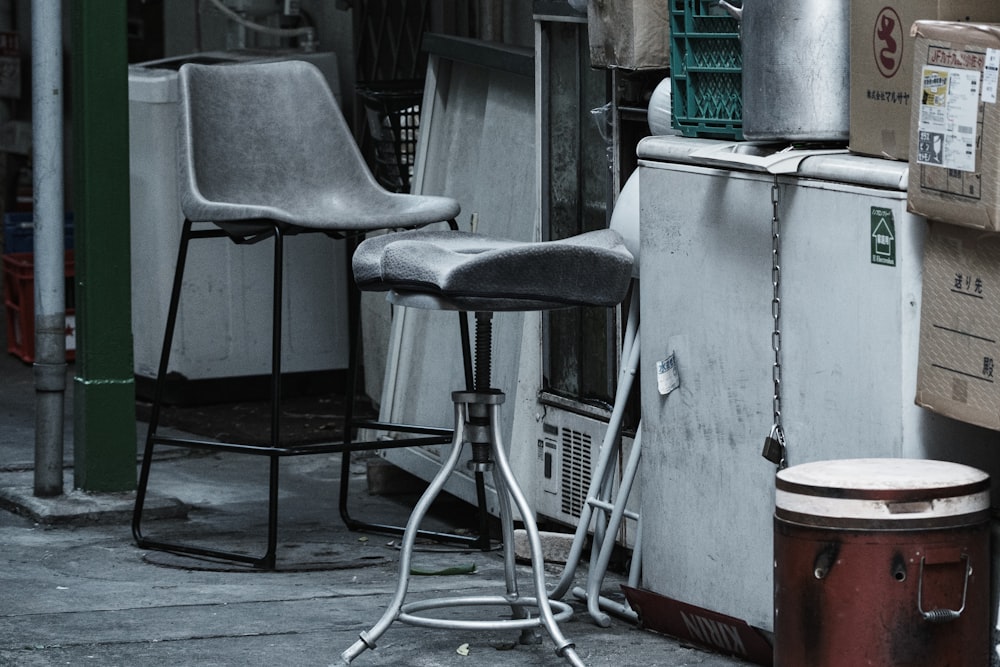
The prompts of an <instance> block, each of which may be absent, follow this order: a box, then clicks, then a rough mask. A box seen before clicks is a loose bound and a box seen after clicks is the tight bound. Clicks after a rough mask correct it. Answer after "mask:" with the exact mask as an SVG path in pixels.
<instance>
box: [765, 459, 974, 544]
mask: <svg viewBox="0 0 1000 667" xmlns="http://www.w3.org/2000/svg"><path fill="white" fill-rule="evenodd" d="M775 488H776V491H775V517H776V518H778V519H783V520H787V521H792V522H795V523H803V524H809V525H822V526H829V527H867V528H871V527H875V528H879V527H886V528H890V527H891V528H902V527H905V526H904V525H909V524H912V525H920V526H921V527H934V526H952V525H963V524H967V523H970V522H972V521H980V520H982V521H986V520H988V518H989V509H990V477H989V475H988V474H987V473H985V472H983V471H982V470H979V469H977V468H973V467H971V466H966V465H962V464H959V463H951V462H947V461H935V460H927V459H891V458H880V459H876V458H872V459H841V460H832V461H814V462H811V463H804V464H801V465H797V466H792V467H789V468H785V469H784V470H781V471H780V472H778V477H777V480H776V482H775Z"/></svg>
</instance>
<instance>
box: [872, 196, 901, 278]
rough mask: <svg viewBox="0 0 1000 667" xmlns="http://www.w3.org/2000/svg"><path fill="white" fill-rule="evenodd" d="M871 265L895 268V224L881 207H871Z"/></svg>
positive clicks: (887, 211) (889, 212)
mask: <svg viewBox="0 0 1000 667" xmlns="http://www.w3.org/2000/svg"><path fill="white" fill-rule="evenodd" d="M872 264H882V265H884V266H896V223H895V222H893V219H892V210H891V209H888V208H883V207H881V206H872Z"/></svg>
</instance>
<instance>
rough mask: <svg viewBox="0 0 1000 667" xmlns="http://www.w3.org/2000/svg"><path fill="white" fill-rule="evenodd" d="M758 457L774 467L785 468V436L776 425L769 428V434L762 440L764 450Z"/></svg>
mask: <svg viewBox="0 0 1000 667" xmlns="http://www.w3.org/2000/svg"><path fill="white" fill-rule="evenodd" d="M760 455H761V456H763V457H764V458H765V459H767V460H768V461H770V462H771V463H773V464H774V465H776V466H779V467H781V468H784V467H785V434H784V433H783V432H782V430H781V427H780V426H778V425H777V424H775V425H774V427H772V428H771V433H770V434H768V436H767V437H766V438H764V450H763V451H762V452H761V453H760Z"/></svg>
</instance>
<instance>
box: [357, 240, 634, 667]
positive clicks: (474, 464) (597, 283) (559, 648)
mask: <svg viewBox="0 0 1000 667" xmlns="http://www.w3.org/2000/svg"><path fill="white" fill-rule="evenodd" d="M633 261H634V260H633V254H632V253H631V252H630V250H629V249H628V248H627V247H626V245H625V243H624V241H623V237H622V235H621V234H619V233H618V232H617V231H615V230H612V229H605V230H600V231H594V232H588V233H585V234H580V235H578V236H575V237H572V238H569V239H565V240H559V241H548V242H538V243H524V242H516V241H508V240H504V239H496V238H489V237H485V236H480V235H477V234H472V233H467V232H447V231H430V230H417V231H410V232H400V233H398V234H393V235H390V236H383V237H374V238H370V239H367V240H366V241H364V242H362V243H361V244H360V245H359V246H358V249H357V251H356V252H355V254H354V259H353V266H354V276H355V280H356V282H357V283H358V286H359V287H360V288H361V289H362V290H371V291H387V292H388V298H389V300H390V301H391V302H392V303H394V304H398V305H402V306H411V307H418V308H428V309H438V310H458V311H467V312H474V313H475V315H476V335H475V341H476V350H475V358H476V361H475V368H476V373H475V389H474V390H472V391H468V390H466V391H456V392H453V393H452V401H453V403H454V414H455V426H454V439H453V440H452V448H451V452H450V454H449V455H448V457H447V459H445V460H444V461H443V463H442V467H441V469H440V471H439V472H438V473H437V475H436V476H435V477H434V479H433V480H432V482H431V484H430V486H429V487H428V489H427V491H426V492H425V493H424V495H423V496H422V497H421V498H420V500H419V501H418V503H417V505H416V507H415V508H414V510H413V513H412V514H411V515H410V519H409V521H408V522H407V526H406V531H405V533H404V536H403V542H402V548H401V551H400V559H399V579H398V582H397V587H396V591H395V594H394V596H393V598H392V600H391V602H390V603H389V605H388V607H387V609H386V611H385V613H384V614H383V615H382V617H381V618H380V619H379V620H378V621H377V622H376V624H375V625H374V626H373V627H372V629H371V630H368V631H366V632H362V633H361V635H360V638H359V639H358V640H357V641H356V642H355V643H354V644H353V645H352V646H351V647H349V648H348V649H347V650H346V651H344V652H343V654H342V655H341V660H342V661H343V662H344V663H345V664H346V663H350V662H351V661H352V660H354V658H356V657H357V656H358V655H360V654H361V653H363V652H364V651H365V650H366V649H369V648H375V644H376V642H377V641H378V640H379V638H380V637H381V636H382V635H383V634H384V633H385V632H386V630H388V628H389V626H390V625H392V623H393V622H394V621H397V620H398V621H401V622H404V623H408V624H411V625H416V626H420V627H429V628H444V629H458V630H477V629H479V630H497V629H504V628H506V629H516V630H521V632H522V633H530V632H533V631H534V630H535V629H537V628H539V627H544V628H545V629H546V631H547V632H548V633H549V636H550V637H551V638H552V641H553V643H554V644H555V648H556V653H557V654H558V655H560V656H562V657H564V658H565V659H566V660H568V661H569V662H570V663H571V664H574V665H581V664H582V662H581V661H580V658H579V656H578V655H577V653H576V650H575V647H574V645H573V644H572V642H570V641H568V640H567V639H566V638H565V637H564V636H563V634H562V632H561V631H560V629H559V626H558V623H559V622H561V621H563V620H566V619H567V618H569V617H570V616H571V615H572V612H573V610H572V607H570V606H569V605H568V604H566V603H564V602H562V601H558V600H555V599H553V598H552V597H551V596H549V595H548V593H547V591H546V586H545V571H544V563H543V555H542V546H541V540H540V537H539V533H538V529H537V527H536V525H535V522H534V519H533V516H534V514H533V512H532V508H531V507H530V505H529V503H528V501H527V499H526V498H525V496H524V494H523V492H522V491H521V489H520V487H519V486H518V483H517V480H516V479H515V478H514V475H513V472H512V471H511V468H510V464H509V462H508V459H507V454H506V450H505V447H504V445H503V442H502V438H501V435H500V421H499V410H500V405H501V404H502V403H503V402H504V393H503V392H502V391H501V390H499V389H496V388H494V387H492V386H491V378H490V367H491V350H490V347H491V341H492V333H491V328H492V315H493V312H495V311H529V310H551V309H557V308H565V307H569V306H578V305H585V306H607V307H612V306H616V305H618V304H619V303H621V302H622V300H623V299H624V298H625V296H626V294H627V292H628V290H629V287H630V284H631V282H632V276H633V272H632V267H633ZM466 443H468V444H469V445H470V446H471V450H472V454H471V459H470V461H469V467H470V469H473V470H477V471H483V472H486V471H490V472H492V474H493V482H494V486H495V489H496V491H497V498H498V507H499V510H500V523H501V530H502V538H503V555H504V575H505V577H504V578H505V585H506V591H505V593H504V594H501V595H478V596H467V597H448V598H438V599H431V600H422V601H418V602H410V603H405V604H404V598H405V597H406V593H407V589H408V587H409V579H410V562H411V560H412V557H413V547H414V544H415V541H416V538H417V535H418V532H419V529H420V524H421V522H422V521H423V519H424V517H425V515H426V513H427V511H428V509H429V508H430V506H431V503H432V502H433V501H434V499H435V497H436V496H437V495H438V494H439V493H440V491H441V489H442V488H443V487H444V484H445V482H446V480H447V478H448V477H449V476H450V475H451V473H452V472H453V471H454V470H455V468H456V466H457V465H458V462H459V459H460V457H461V455H462V450H463V449H464V445H465V444H466ZM512 500H513V503H514V505H515V506H516V507H517V510H518V513H519V514H520V516H521V520H522V523H523V524H524V529H525V532H526V534H527V536H528V544H529V548H530V552H531V564H532V576H533V583H534V594H533V595H532V596H525V595H521V593H520V592H519V591H518V586H517V580H516V573H515V563H514V546H513V545H514V537H513V533H514V528H513V514H512V511H511V501H512ZM491 605H494V606H501V607H510V609H511V616H510V618H497V617H493V618H491V619H489V620H465V619H460V620H456V619H451V618H441V617H428V616H424V615H421V613H420V612H424V611H427V610H431V609H438V608H442V607H457V606H491ZM529 610H530V611H534V612H537V614H536V615H534V616H532V614H531V613H529ZM522 640H523V641H525V642H529V641H530V637H529V636H526V635H525V634H522Z"/></svg>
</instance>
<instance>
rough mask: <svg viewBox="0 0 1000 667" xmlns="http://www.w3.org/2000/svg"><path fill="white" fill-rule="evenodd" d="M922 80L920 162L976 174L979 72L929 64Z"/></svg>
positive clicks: (919, 132)
mask: <svg viewBox="0 0 1000 667" xmlns="http://www.w3.org/2000/svg"><path fill="white" fill-rule="evenodd" d="M980 62H981V61H980ZM921 81H922V84H921V95H920V114H919V117H918V125H917V132H918V142H917V162H918V163H920V164H926V165H930V166H933V167H943V168H945V169H955V170H958V171H969V172H974V171H975V170H976V126H977V122H978V114H979V89H980V72H979V70H973V69H964V68H956V67H942V66H938V65H925V66H924V68H923V70H922V74H921Z"/></svg>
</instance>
